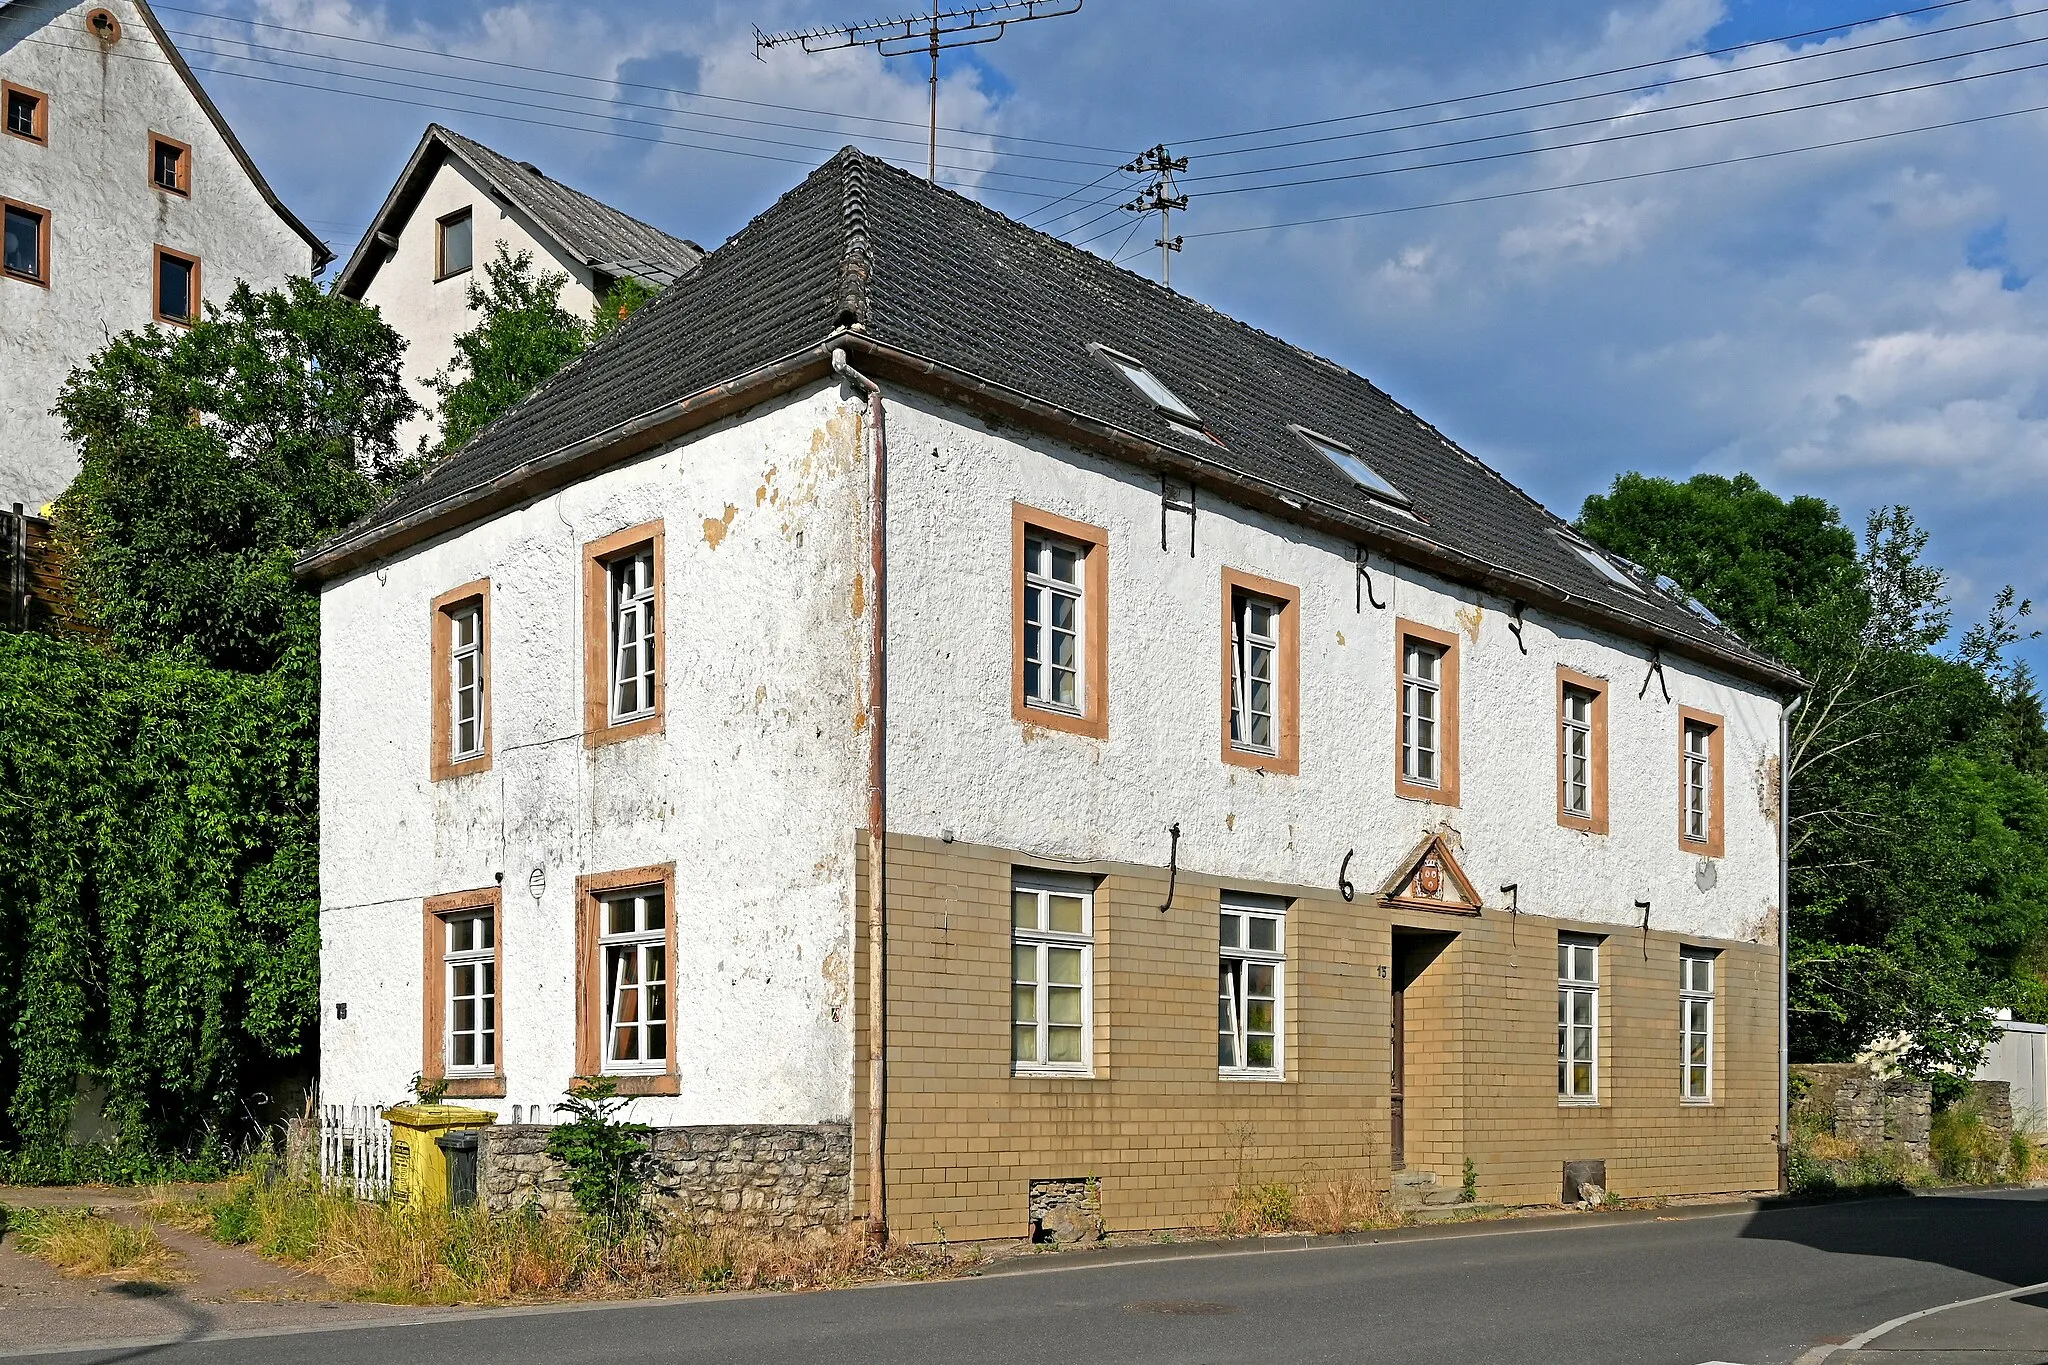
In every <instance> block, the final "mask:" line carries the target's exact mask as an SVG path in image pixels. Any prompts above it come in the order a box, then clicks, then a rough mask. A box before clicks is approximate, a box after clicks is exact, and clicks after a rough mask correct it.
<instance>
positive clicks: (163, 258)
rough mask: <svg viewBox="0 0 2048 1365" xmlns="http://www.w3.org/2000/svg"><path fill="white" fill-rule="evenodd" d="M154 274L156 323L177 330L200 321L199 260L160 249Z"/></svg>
mask: <svg viewBox="0 0 2048 1365" xmlns="http://www.w3.org/2000/svg"><path fill="white" fill-rule="evenodd" d="M154 274H155V303H154V305H153V308H152V312H153V314H154V316H155V318H156V320H157V321H158V322H168V323H170V324H171V325H172V326H174V327H190V326H191V325H192V324H193V323H195V322H197V321H199V297H200V296H199V258H198V257H197V256H188V255H186V254H185V253H184V252H182V251H173V250H172V249H171V248H169V247H167V246H161V245H160V246H158V247H157V249H156V268H155V271H154Z"/></svg>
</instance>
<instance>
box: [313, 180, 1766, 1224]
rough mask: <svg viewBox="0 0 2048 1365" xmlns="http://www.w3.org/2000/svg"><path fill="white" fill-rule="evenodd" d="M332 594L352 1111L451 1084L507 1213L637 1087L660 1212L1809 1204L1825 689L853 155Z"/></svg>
mask: <svg viewBox="0 0 2048 1365" xmlns="http://www.w3.org/2000/svg"><path fill="white" fill-rule="evenodd" d="M300 572H301V574H302V575H303V576H304V577H305V578H306V579H308V580H309V581H311V582H313V583H315V584H317V585H318V587H319V589H320V592H321V595H322V610H321V626H322V633H323V634H322V670H323V683H322V706H321V727H322V734H321V831H322V845H321V940H322V975H321V992H322V1020H321V1077H320V1084H321V1088H322V1097H323V1100H325V1101H327V1102H330V1103H337V1104H377V1103H388V1102H393V1101H396V1100H399V1099H401V1098H402V1097H403V1096H404V1095H405V1093H406V1092H407V1089H408V1086H409V1083H410V1080H411V1078H412V1077H413V1076H414V1075H415V1073H421V1074H423V1075H424V1076H426V1077H427V1078H429V1079H438V1080H441V1081H445V1082H446V1083H447V1085H448V1086H449V1091H450V1094H451V1096H454V1097H457V1098H459V1099H461V1101H462V1102H464V1103H469V1104H475V1105H479V1106H482V1107H484V1108H486V1109H488V1110H490V1111H492V1112H493V1113H494V1114H495V1115H496V1117H497V1120H498V1121H497V1123H495V1124H494V1125H493V1126H492V1127H491V1128H489V1129H487V1130H486V1132H485V1134H484V1139H483V1186H484V1189H485V1192H486V1197H487V1198H490V1199H492V1200H494V1201H498V1202H502V1203H508V1204H516V1203H518V1202H520V1201H521V1200H523V1199H524V1198H526V1197H528V1196H529V1195H530V1194H534V1193H538V1194H540V1195H541V1196H543V1197H547V1198H557V1197H559V1185H558V1184H555V1183H552V1182H551V1179H550V1177H549V1174H548V1170H547V1167H546V1162H545V1160H544V1159H543V1158H540V1157H538V1156H536V1153H537V1151H538V1146H537V1137H536V1130H535V1129H534V1128H533V1126H532V1125H533V1124H534V1123H536V1122H540V1123H545V1122H548V1121H550V1119H551V1118H552V1106H553V1105H554V1104H555V1102H556V1101H557V1099H558V1098H559V1097H560V1096H561V1094H562V1092H563V1091H564V1089H565V1088H566V1087H567V1086H568V1085H569V1084H570V1083H571V1081H572V1079H573V1078H575V1077H578V1076H585V1075H594V1074H603V1075H606V1076H609V1077H611V1078H613V1080H614V1082H615V1083H616V1084H617V1085H618V1087H619V1088H620V1090H621V1092H622V1093H625V1094H627V1095H630V1096H633V1097H634V1114H635V1116H636V1117H638V1118H640V1119H642V1120H644V1121H646V1122H648V1123H650V1124H653V1125H655V1126H656V1128H657V1139H656V1155H657V1158H658V1165H659V1166H660V1168H661V1172H662V1174H661V1176H660V1177H659V1182H658V1183H659V1184H660V1187H661V1189H662V1191H663V1192H664V1196H665V1197H668V1198H673V1199H677V1200H681V1201H685V1202H694V1203H697V1204H699V1205H702V1206H705V1207H710V1208H725V1209H728V1210H737V1211H738V1212H739V1213H740V1214H741V1215H742V1216H748V1217H755V1218H758V1219H762V1220H765V1221H768V1222H771V1223H775V1224H777V1225H781V1226H790V1225H797V1224H807V1223H829V1222H833V1221H839V1220H843V1219H846V1218H848V1217H854V1218H859V1217H870V1218H876V1219H882V1220H886V1224H887V1226H889V1227H891V1228H893V1229H895V1230H896V1232H897V1233H898V1235H901V1236H906V1237H910V1238H914V1239H926V1238H933V1237H938V1236H945V1237H950V1238H960V1237H1008V1236H1018V1235H1022V1234H1024V1233H1025V1232H1026V1231H1027V1230H1029V1231H1045V1232H1048V1233H1051V1234H1056V1235H1072V1233H1073V1232H1074V1231H1075V1230H1076V1229H1080V1230H1081V1232H1082V1234H1083V1235H1087V1233H1088V1231H1089V1230H1090V1229H1096V1228H1101V1227H1104V1226H1107V1227H1110V1228H1115V1229H1119V1230H1135V1229H1144V1228H1171V1227H1181V1226H1189V1225H1197V1224H1203V1223H1213V1221H1214V1220H1215V1219H1217V1218H1218V1216H1219V1215H1220V1214H1221V1213H1223V1212H1225V1211H1226V1210H1227V1208H1228V1206H1229V1201H1230V1199H1231V1191H1232V1189H1233V1188H1234V1187H1235V1186H1237V1185H1238V1183H1239V1182H1240V1181H1243V1180H1245V1179H1248V1178H1249V1179H1254V1180H1258V1181H1284V1182H1287V1183H1289V1184H1293V1185H1297V1186H1299V1187H1302V1188H1305V1189H1306V1188H1310V1187H1313V1186H1316V1185H1317V1184H1318V1182H1330V1181H1340V1180H1341V1181H1352V1182H1358V1183H1362V1184H1364V1185H1366V1186H1367V1187H1377V1188H1380V1189H1388V1188H1393V1189H1394V1190H1396V1191H1397V1192H1398V1193H1400V1194H1401V1195H1402V1196H1403V1197H1404V1198H1410V1199H1416V1200H1420V1201H1421V1202H1423V1203H1425V1204H1428V1203H1434V1202H1438V1201H1441V1200H1445V1199H1451V1200H1455V1199H1456V1198H1457V1197H1458V1193H1459V1191H1458V1189H1457V1186H1458V1185H1459V1183H1460V1181H1461V1179H1462V1177H1463V1175H1464V1173H1465V1172H1466V1171H1468V1170H1469V1171H1471V1172H1472V1173H1473V1175H1474V1179H1475V1180H1476V1189H1477V1194H1478V1197H1479V1199H1480V1200H1481V1201H1484V1202H1500V1203H1538V1202H1551V1201H1556V1200H1558V1199H1560V1198H1561V1197H1575V1196H1576V1192H1577V1186H1578V1185H1580V1184H1588V1183H1597V1184H1600V1185H1603V1186H1605V1187H1607V1188H1610V1189H1612V1190H1614V1191H1616V1192H1618V1193H1621V1194H1625V1195H1652V1194H1680V1193H1699V1192H1707V1191H1727V1190H1755V1189H1768V1188H1772V1187H1774V1186H1775V1185H1776V1184H1777V1181H1778V1177H1779V1167H1778V1162H1779V1156H1780V1150H1779V1145H1778V1144H1779V1137H1780V1135H1781V1129H1780V1121H1781V1120H1780V1110H1779V1102H1780V1096H1781V1094H1782V1091H1781V1087H1780V1083H1779V1081H1780V1057H1781V1053H1780V1047H1781V1044H1782V1033H1781V1018H1780V1001H1781V994H1780V986H1779V982H1780V976H1779V972H1780V968H1781V959H1780V951H1779V944H1780V941H1781V924H1782V903H1781V897H1780V880H1779V878H1780V829H1779V820H1780V805H1779V802H1780V794H1779V782H1778V773H1779V761H1780V754H1781V726H1782V722H1783V719H1784V711H1783V702H1784V701H1785V700H1786V699H1787V698H1788V697H1789V696H1790V695H1792V694H1793V693H1795V692H1796V691H1797V690H1798V689H1799V688H1800V687H1801V686H1802V681H1801V680H1800V679H1799V677H1798V676H1797V675H1796V674H1794V673H1793V672H1791V671H1790V670H1788V669H1786V668H1784V667H1783V666H1781V665H1779V664H1777V663H1775V662H1773V661H1772V660H1770V659H1767V658H1765V657H1763V656H1761V655H1759V654H1758V653H1757V652H1756V651H1754V650H1753V649H1751V648H1749V647H1748V646H1747V645H1745V644H1744V643H1743V642H1742V641H1741V640H1739V639H1737V638H1736V637H1735V636H1734V635H1733V634H1731V633H1730V632H1728V631H1727V630H1725V629H1723V628H1722V627H1721V626H1720V624H1719V623H1718V622H1716V621H1714V620H1713V619H1712V618H1711V617H1709V616H1708V615H1707V614H1706V613H1705V612H1704V610H1703V609H1701V608H1699V607H1697V606H1696V605H1695V604H1693V603H1690V602H1689V601H1687V600H1686V599H1685V598H1684V597H1683V596H1681V595H1679V594H1678V593H1677V592H1676V591H1675V590H1674V589H1671V588H1670V587H1669V586H1668V585H1660V584H1659V583H1657V582H1653V581H1650V580H1648V579H1647V578H1646V576H1645V575H1644V574H1643V573H1641V572H1640V571H1638V570H1637V569H1635V568H1634V567H1632V566H1630V565H1628V564H1625V563H1621V562H1619V561H1617V560H1615V559H1613V558H1611V557H1609V556H1607V555H1605V554H1603V553H1601V552H1600V551H1599V550H1597V549H1595V548H1594V547H1593V546H1591V545H1589V544H1587V543H1586V542H1584V541H1583V540H1581V539H1579V538H1578V537H1577V536H1576V535H1575V534H1574V533H1573V531H1572V530H1571V528H1570V527H1569V526H1568V525H1567V524H1565V523H1564V522H1562V521H1560V520H1559V519H1558V518H1556V517H1554V516H1552V515H1551V514H1550V513H1549V512H1547V511H1545V510H1544V509H1543V508H1542V507H1541V506H1539V505H1538V504H1537V503H1536V502H1534V501H1533V500H1532V499H1530V498H1529V497H1527V496H1526V495H1524V494H1523V493H1522V492H1520V491H1519V490H1517V489H1516V488H1515V487H1513V486H1512V485H1510V484H1509V483H1508V482H1507V481H1505V480H1504V479H1502V478H1501V477H1500V476H1499V475H1498V474H1496V473H1495V472H1493V471H1492V470H1491V469H1489V468H1487V467H1486V466H1485V465H1484V464H1482V463H1481V462H1480V461H1479V460H1478V459H1476V458H1474V457H1473V456H1472V455H1471V454H1469V453H1468V452H1466V451H1464V450H1462V449H1460V448H1459V447H1458V446H1457V445H1456V444H1455V443H1454V442H1452V441H1451V440H1450V439H1449V438H1447V437H1446V436H1445V435H1444V434H1443V433H1442V432H1440V431H1439V430H1438V429H1436V428H1435V427H1432V426H1431V425H1429V424H1428V423H1427V422H1425V421H1424V420H1423V419H1421V418H1420V417H1418V416H1416V415H1415V414H1414V413H1412V412H1410V411H1409V410H1408V409H1406V408H1404V407H1402V406H1401V405H1400V404H1399V403H1397V402H1395V401H1394V400H1393V399H1392V398H1390V397H1389V396H1388V395H1387V394H1386V393H1384V392H1383V391H1381V390H1380V389H1379V388H1377V387H1376V386H1374V385H1373V384H1372V383H1371V382H1369V381H1368V380H1366V379H1363V378H1361V377H1359V376H1358V375H1356V374H1353V373H1351V372H1350V371H1348V370H1346V369H1344V368H1343V367H1342V366H1339V365H1337V364H1334V363H1332V362H1330V361H1328V360H1324V359H1322V358H1319V357H1317V356H1314V355H1311V354H1309V353H1308V352H1306V351H1302V350H1299V349H1297V348H1295V347H1293V346H1290V345H1288V344H1287V343H1285V342H1284V341H1281V340H1279V339H1277V338H1275V337H1272V336H1270V335H1267V334H1266V333H1263V332H1260V331H1258V330H1256V329H1254V328H1251V327H1249V326H1246V325H1244V324H1242V323H1239V322H1237V321H1234V320H1233V319H1231V318H1228V317H1225V316H1223V315H1222V314H1219V313H1217V312H1215V311H1214V310H1212V309H1209V308H1206V307H1204V306H1202V305H1201V304H1199V303H1197V302H1196V301H1194V300H1192V299H1190V298H1187V297H1184V296H1182V295H1180V294H1177V293H1174V292H1173V291H1171V290H1169V289H1166V288H1163V287H1161V286H1159V285H1157V284H1154V283H1152V282H1151V281H1149V280H1146V279H1143V278H1140V277H1138V276H1136V275H1133V274H1131V273H1129V272H1127V271H1124V270H1120V269H1117V268H1115V267H1113V266H1111V265H1109V264H1108V263H1106V262H1104V261H1103V260H1101V259H1100V258H1098V257H1096V256H1093V255H1090V254H1087V253H1085V252H1082V251H1078V250H1076V249H1074V248H1073V247H1071V246H1069V245H1067V244H1066V243H1064V242H1061V241H1058V240H1056V239H1054V238H1051V237H1048V236H1045V235H1043V234H1041V233H1038V232H1036V231H1033V230H1031V229H1028V228H1026V227H1024V226H1022V225H1021V224H1019V223H1016V222H1014V221H1012V220H1010V219H1008V218H1005V217H1003V216H1002V215H1000V214H998V213H995V212H993V211H991V210H989V209H986V208H984V207H982V206H980V205H978V204H975V203H973V202H972V201H970V200H968V199H965V198H963V197H961V196H959V195H956V194H954V193H951V192H949V191H946V190H943V189H939V188H935V187H933V186H931V185H928V184H926V183H925V182H923V181H921V180H917V179H915V178H913V177H911V176H909V175H907V174H904V173H903V172H900V171H897V170H895V169H893V168H891V167H889V166H887V165H885V164H883V163H881V162H878V161H875V160H872V159H870V158H867V157H865V156H863V155H861V154H859V153H858V152H855V151H853V150H851V149H848V150H847V151H845V152H842V153H840V154H839V155H838V156H836V157H835V158H833V159H832V160H831V161H829V162H828V163H826V164H825V165H824V166H823V167H821V168H820V169H819V170H817V171H816V172H814V173H813V174H812V175H811V176H810V177H809V178H807V179H806V180H804V181H803V183H801V184H800V185H798V186H797V187H796V188H795V189H793V190H791V191H790V192H789V193H788V194H787V195H785V196H784V197H783V198H782V199H781V200H780V201H778V202H777V203H776V204H775V205H773V206H772V207H771V208H769V209H768V210H766V211H765V212H764V213H762V214H761V215H760V216H759V217H758V218H757V219H755V220H754V221H753V222H752V223H751V224H750V225H748V226H747V227H746V228H745V229H744V230H742V231H741V232H740V233H739V234H738V235H736V236H735V237H733V238H732V239H731V240H730V241H728V242H727V243H725V244H724V245H723V246H721V247H720V248H718V249H717V250H715V251H713V252H711V253H709V254H708V255H706V256H705V257H704V259H703V261H702V262H701V264H700V265H699V266H698V268H697V269H696V270H694V271H693V272H691V273H690V274H688V275H687V276H684V277H682V278H680V279H678V280H677V281H676V282H675V283H674V284H672V285H670V286H669V287H668V289H667V290H666V291H664V293H663V294H662V295H661V296H660V297H659V298H658V299H656V300H655V301H654V302H653V303H651V304H650V305H648V306H647V307H646V308H645V309H643V310H641V312H639V313H638V314H636V315H635V316H634V317H633V318H632V319H631V320H630V321H629V322H628V323H627V324H626V325H625V326H624V327H623V328H622V329H621V330H620V331H619V332H618V333H617V334H615V335H614V336H612V337H611V338H610V339H608V340H607V341H606V342H604V343H603V344H602V345H600V346H597V347H595V348H593V349H592V350H591V351H589V352H587V353H585V354H584V355H583V356H582V357H580V358H579V359H578V360H577V361H575V362H574V363H572V364H571V365H570V366H569V367H567V368H566V369H565V370H563V371H562V372H561V373H560V374H559V375H557V376H556V377H555V378H554V379H552V380H551V381H549V383H547V384H546V385H545V386H543V387H542V388H541V389H540V390H539V391H538V392H537V393H536V394H534V395H533V396H532V397H531V398H530V399H529V400H528V401H527V402H526V403H525V404H524V405H523V406H521V407H520V408H518V409H516V410H515V411H513V412H512V413H510V414H508V415H507V416H505V417H504V418H502V419H501V420H499V421H498V422H497V423H495V424H494V425H493V426H491V427H490V428H488V429H486V430H485V431H484V432H482V433H480V434H479V435H478V436H477V437H476V438H475V440H474V441H473V442H472V443H471V444H469V445H468V446H466V447H464V448H463V449H462V450H461V451H459V452H457V453H456V454H455V455H453V456H452V457H451V458H449V459H448V460H446V461H444V462H443V463H441V464H439V465H438V466H437V467H435V468H434V469H432V470H431V471H430V472H429V473H427V474H426V475H425V476H424V477H423V478H422V479H421V480H420V481H418V482H417V483H415V484H414V485H412V486H410V487H408V488H407V489H405V490H403V491H402V492H400V493H399V494H398V495H396V496H395V497H394V498H393V499H392V500H391V501H390V502H389V503H387V504H386V505H385V506H383V507H382V508H380V509H379V510H378V511H376V512H375V513H373V514H372V515H370V516H369V517H368V518H366V519H365V520H364V521H363V522H361V523H360V524H358V525H356V526H354V527H352V528H351V529H349V530H348V531H347V532H345V533H343V534H342V535H340V536H338V537H336V538H334V539H333V540H332V541H330V542H329V543H327V544H324V545H322V546H320V547H318V548H316V549H315V550H313V551H311V552H309V553H308V554H307V555H306V556H305V557H304V558H303V559H302V561H301V563H300ZM878 1040H879V1041H880V1042H881V1044H882V1045H881V1046H879V1047H878V1046H876V1044H877V1042H878ZM877 1134H880V1135H881V1137H880V1141H876V1140H875V1137H876V1135H877ZM707 1154H708V1155H709V1156H712V1157H715V1158H716V1159H706V1158H707Z"/></svg>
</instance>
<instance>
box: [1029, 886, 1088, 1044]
mask: <svg viewBox="0 0 2048 1365" xmlns="http://www.w3.org/2000/svg"><path fill="white" fill-rule="evenodd" d="M1094 931H1095V889H1094V886H1093V884H1092V883H1085V882H1080V881H1075V880H1070V879H1067V878H1063V877H1056V876H1046V875H1042V874H1025V873H1019V874H1018V875H1017V878H1016V880H1015V882H1014V883H1013V885H1012V887H1011V890H1010V1060H1011V1063H1012V1065H1013V1066H1014V1067H1015V1068H1016V1070H1017V1071H1018V1072H1020V1073H1022V1072H1033V1071H1053V1072H1085V1071H1087V1070H1088V1064H1089V1046H1088V1042H1089V1018H1090V1013H1091V1001H1090V1000H1089V994H1090V991H1091V988H1092V984H1093V983H1092V980H1091V978H1092V975H1093V972H1092V970H1091V969H1092V967H1093V963H1092V961H1091V959H1092V958H1093V956H1094V952H1095V940H1094Z"/></svg>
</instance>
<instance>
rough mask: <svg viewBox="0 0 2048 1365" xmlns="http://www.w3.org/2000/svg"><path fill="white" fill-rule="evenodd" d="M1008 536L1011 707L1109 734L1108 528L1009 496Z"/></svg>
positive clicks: (1021, 715) (1027, 716)
mask: <svg viewBox="0 0 2048 1365" xmlns="http://www.w3.org/2000/svg"><path fill="white" fill-rule="evenodd" d="M1010 542H1011V550H1010V562H1011V566H1012V567H1011V578H1012V587H1011V598H1012V601H1013V603H1014V605H1013V607H1012V609H1011V634H1012V636H1013V644H1012V648H1011V660H1012V661H1011V667H1010V715H1011V717H1012V718H1013V719H1015V720H1016V721H1018V722H1019V723H1021V724H1026V725H1035V726H1039V727H1041V728H1044V729H1048V730H1060V731H1064V732H1066V733H1068V734H1074V735H1085V736H1087V737H1088V738H1090V739H1106V738H1108V736H1109V533H1108V532H1107V531H1105V530H1103V529H1102V528H1101V527H1099V526H1090V525H1089V524H1088V523H1086V522H1082V521H1073V520H1071V519H1069V518H1066V517H1060V516H1054V515H1053V514H1052V513H1050V512H1041V511H1039V510H1038V509H1037V508H1034V507H1026V506H1025V505H1024V504H1022V503H1012V504H1011V511H1010Z"/></svg>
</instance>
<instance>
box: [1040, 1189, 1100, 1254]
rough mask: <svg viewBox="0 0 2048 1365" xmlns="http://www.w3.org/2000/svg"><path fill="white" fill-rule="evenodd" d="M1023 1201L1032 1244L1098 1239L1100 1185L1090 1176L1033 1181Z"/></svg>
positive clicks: (1096, 1240)
mask: <svg viewBox="0 0 2048 1365" xmlns="http://www.w3.org/2000/svg"><path fill="white" fill-rule="evenodd" d="M1027 1198H1028V1200H1029V1206H1028V1213H1029V1216H1030V1219H1031V1240H1032V1241H1033V1242H1051V1243H1071V1242H1099V1241H1101V1240H1102V1234H1103V1226H1102V1182H1101V1181H1100V1180H1098V1179H1096V1178H1095V1177H1094V1176H1088V1175H1077V1176H1065V1177H1061V1178H1058V1179H1053V1180H1034V1181H1032V1182H1031V1184H1030V1187H1029V1190H1028V1193H1027Z"/></svg>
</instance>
